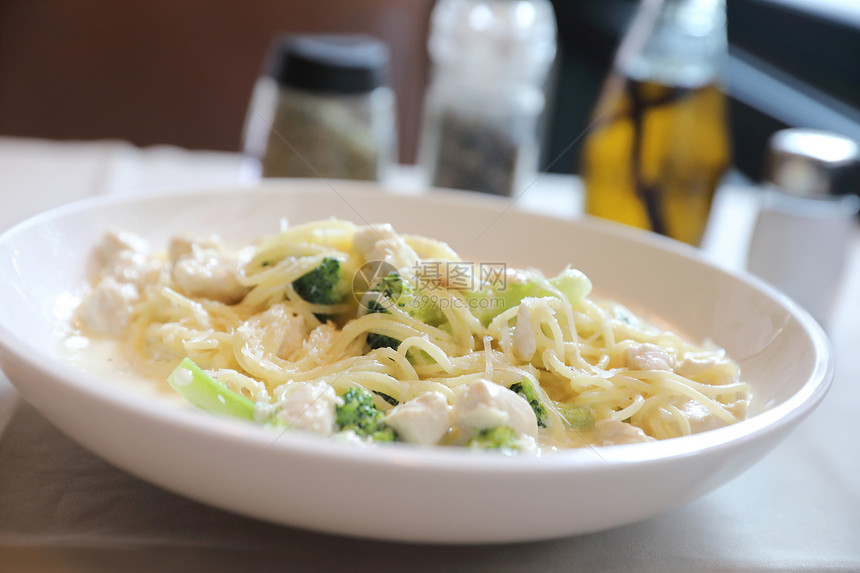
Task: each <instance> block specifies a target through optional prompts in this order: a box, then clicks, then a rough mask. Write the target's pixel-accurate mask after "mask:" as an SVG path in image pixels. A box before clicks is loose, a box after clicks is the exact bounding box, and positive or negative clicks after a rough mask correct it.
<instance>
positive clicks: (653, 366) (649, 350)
mask: <svg viewBox="0 0 860 573" xmlns="http://www.w3.org/2000/svg"><path fill="white" fill-rule="evenodd" d="M674 363H675V360H674V358H673V357H672V356H671V355H670V354H669V353H668V352H666V350H665V349H664V348H662V347H660V346H657V345H656V344H651V343H649V342H642V343H640V344H631V345H630V346H628V347H627V367H628V368H629V369H631V370H669V371H671V370H672V367H673V365H674Z"/></svg>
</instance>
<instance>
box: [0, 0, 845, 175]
mask: <svg viewBox="0 0 860 573" xmlns="http://www.w3.org/2000/svg"><path fill="white" fill-rule="evenodd" d="M553 4H554V7H555V10H556V16H557V20H558V27H559V38H558V43H559V57H558V60H557V62H556V69H555V75H554V78H555V79H554V84H553V85H554V88H553V90H551V95H550V97H551V105H550V110H549V113H550V115H549V123H548V125H549V129H548V131H547V134H546V139H547V140H546V142H545V143H546V148H547V149H546V151H545V153H544V159H543V162H542V165H544V166H547V165H548V164H549V163H551V162H552V166H551V170H552V171H555V172H560V173H571V172H574V173H575V172H577V171H578V169H579V165H578V157H579V152H580V150H579V149H578V147H576V146H574V147H573V148H572V149H569V150H568V151H567V152H566V153H562V151H563V150H564V149H565V148H567V147H568V146H569V144H570V142H571V141H573V140H574V139H575V138H576V137H577V135H578V134H580V133H581V132H582V131H583V129H584V128H585V126H586V125H587V118H588V116H589V114H590V113H591V111H592V109H593V106H594V103H595V100H596V98H597V95H598V91H599V89H600V85H601V83H602V81H603V79H604V78H605V76H606V74H607V72H608V70H609V67H610V64H611V61H612V57H613V54H614V52H615V51H616V49H617V47H618V42H619V40H620V38H621V36H622V34H623V32H624V30H625V29H626V27H627V24H628V22H629V18H630V17H631V15H632V13H633V10H634V9H635V7H636V4H637V2H635V1H633V0H555V1H554V3H553ZM432 7H433V0H361V1H360V2H358V1H355V0H280V1H271V0H243V1H238V0H185V1H183V2H174V1H172V0H147V1H145V2H144V1H140V0H123V1H120V0H0V135H11V136H27V137H41V138H52V139H61V140H66V139H103V138H110V139H121V140H126V141H129V142H131V143H134V144H136V145H140V146H146V145H152V144H172V145H177V146H182V147H187V148H191V149H212V150H226V151H238V150H240V148H241V133H242V126H243V122H244V119H245V115H246V112H247V109H248V103H249V99H250V97H251V92H252V89H253V86H254V82H255V81H256V79H257V77H258V76H259V74H260V70H261V66H262V63H263V60H264V57H265V54H266V50H267V49H268V47H269V44H270V41H271V39H272V37H273V36H274V35H275V34H276V33H278V32H349V33H367V34H372V35H374V36H377V37H379V38H381V39H383V40H384V41H385V42H386V43H388V45H389V46H390V48H391V56H392V61H391V84H392V86H393V88H394V90H395V92H396V96H397V106H398V130H399V148H400V149H399V155H400V160H401V162H403V163H412V162H414V161H415V158H416V149H417V142H418V137H419V127H420V117H421V109H422V98H423V94H424V90H425V87H426V85H427V80H428V70H429V65H428V57H427V49H426V42H427V32H428V24H429V15H430V11H431V9H432ZM727 16H728V34H729V41H730V57H729V61H728V64H727V70H726V76H727V90H728V94H729V96H730V113H731V118H732V119H731V121H732V134H733V148H734V163H735V167H736V172H737V173H739V174H742V175H745V176H747V177H750V178H752V179H756V178H757V177H758V176H759V174H760V170H761V165H762V154H763V153H764V150H765V147H766V142H767V138H768V137H769V135H770V134H771V133H773V132H774V131H776V130H777V129H780V128H783V127H790V126H803V127H813V128H819V129H829V130H836V131H839V132H841V133H843V134H844V135H847V136H849V137H853V138H854V139H860V57H858V56H860V2H857V1H856V0H845V1H838V0H728V1H727Z"/></svg>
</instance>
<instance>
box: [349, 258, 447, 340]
mask: <svg viewBox="0 0 860 573" xmlns="http://www.w3.org/2000/svg"><path fill="white" fill-rule="evenodd" d="M369 294H371V295H373V294H375V295H376V296H375V298H374V297H368V300H367V302H366V304H365V308H366V312H367V314H372V313H375V312H389V309H390V308H392V307H393V306H396V307H397V308H399V309H400V310H402V311H404V312H405V313H407V314H408V315H409V316H411V317H412V318H414V319H416V320H419V321H421V322H423V323H425V324H429V325H431V326H439V325H440V324H442V323H443V322H444V321H445V315H444V314H443V313H442V311H441V310H440V309H439V307H438V306H437V305H436V304H435V302H434V300H433V297H432V296H431V293H430V292H429V291H428V290H427V289H426V288H424V287H422V286H420V285H415V284H413V283H412V282H410V281H406V280H404V279H403V277H402V276H401V275H400V273H397V272H391V273H389V274H388V275H386V276H384V277H382V278H381V279H379V280H378V281H377V282H376V284H374V285H373V286H372V287H371V289H370V293H369ZM367 343H368V345H369V346H370V348H371V349H373V348H383V347H388V348H395V349H396V348H397V347H398V346H400V341H399V340H397V339H396V338H392V337H391V336H386V335H384V334H378V333H375V332H371V333H369V334H368V335H367Z"/></svg>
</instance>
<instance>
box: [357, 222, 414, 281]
mask: <svg viewBox="0 0 860 573" xmlns="http://www.w3.org/2000/svg"><path fill="white" fill-rule="evenodd" d="M353 245H354V246H355V249H356V250H357V251H358V252H359V253H360V254H361V255H363V256H364V259H365V260H366V261H382V262H385V263H388V264H389V265H391V266H393V267H394V268H395V269H397V272H399V273H400V275H401V276H404V277H409V276H412V275H413V274H414V273H415V270H416V267H417V266H418V263H419V261H420V258H419V257H418V253H416V252H415V250H414V249H413V248H412V247H410V246H409V245H408V244H406V241H405V240H404V239H403V237H401V236H400V235H398V234H397V233H396V232H395V231H394V228H393V227H392V226H391V225H389V224H387V223H386V224H384V225H371V226H368V227H363V228H361V229H359V230H358V231H356V233H355V237H354V238H353Z"/></svg>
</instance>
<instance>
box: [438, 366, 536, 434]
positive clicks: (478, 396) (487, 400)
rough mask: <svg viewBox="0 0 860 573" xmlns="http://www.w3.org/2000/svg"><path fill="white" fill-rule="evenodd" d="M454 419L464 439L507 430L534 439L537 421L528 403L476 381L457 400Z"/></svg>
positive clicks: (510, 392) (484, 381)
mask: <svg viewBox="0 0 860 573" xmlns="http://www.w3.org/2000/svg"><path fill="white" fill-rule="evenodd" d="M454 416H455V418H456V422H455V423H456V425H457V427H458V428H459V429H460V431H461V432H462V433H463V435H464V436H466V437H471V436H473V435H474V434H475V433H476V432H477V431H480V430H487V429H491V428H497V427H499V426H510V427H511V428H513V429H514V431H515V432H517V433H518V434H520V435H525V436H531V437H532V438H537V432H538V425H537V417H536V416H535V413H534V410H532V407H531V406H530V405H529V403H528V401H526V399H525V398H523V397H522V396H520V395H519V394H517V393H516V392H512V391H510V390H509V389H507V388H505V387H504V386H499V385H498V384H495V383H493V382H490V381H489V380H484V379H480V380H478V381H477V382H475V383H474V384H472V385H471V386H469V388H467V389H466V390H465V391H464V392H463V393H462V394H460V395H459V396H458V397H457V401H456V403H455V404H454Z"/></svg>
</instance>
